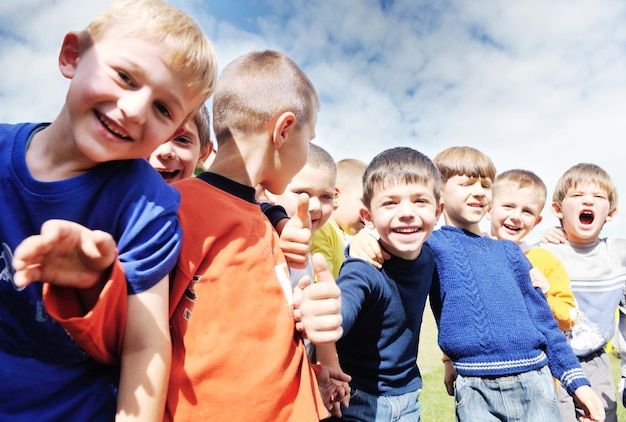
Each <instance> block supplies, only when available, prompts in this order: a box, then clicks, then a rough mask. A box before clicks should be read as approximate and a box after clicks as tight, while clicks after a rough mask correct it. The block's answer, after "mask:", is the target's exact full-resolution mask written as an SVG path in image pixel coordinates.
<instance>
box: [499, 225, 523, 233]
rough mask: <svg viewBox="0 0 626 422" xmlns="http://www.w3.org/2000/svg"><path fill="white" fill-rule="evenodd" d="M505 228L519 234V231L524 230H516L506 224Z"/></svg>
mask: <svg viewBox="0 0 626 422" xmlns="http://www.w3.org/2000/svg"><path fill="white" fill-rule="evenodd" d="M503 226H504V228H505V229H507V230H510V231H513V232H518V231H520V230H522V229H521V227H520V228H515V227H511V226H507V225H506V224H504V225H503Z"/></svg>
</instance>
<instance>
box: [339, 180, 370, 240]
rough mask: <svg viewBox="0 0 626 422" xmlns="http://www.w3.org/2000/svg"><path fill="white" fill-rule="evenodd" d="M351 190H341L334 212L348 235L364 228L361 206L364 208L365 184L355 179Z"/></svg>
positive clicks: (352, 234)
mask: <svg viewBox="0 0 626 422" xmlns="http://www.w3.org/2000/svg"><path fill="white" fill-rule="evenodd" d="M351 188H352V189H350V190H344V191H339V192H338V196H337V200H336V202H337V209H335V211H334V212H333V220H335V222H336V223H337V225H338V226H339V227H340V228H341V230H343V231H344V232H345V233H346V234H347V235H348V236H354V235H355V234H357V233H358V232H359V231H360V230H361V229H362V228H363V220H362V219H361V208H363V202H362V200H361V198H363V184H362V182H361V180H360V179H359V180H355V182H354V186H352V187H351Z"/></svg>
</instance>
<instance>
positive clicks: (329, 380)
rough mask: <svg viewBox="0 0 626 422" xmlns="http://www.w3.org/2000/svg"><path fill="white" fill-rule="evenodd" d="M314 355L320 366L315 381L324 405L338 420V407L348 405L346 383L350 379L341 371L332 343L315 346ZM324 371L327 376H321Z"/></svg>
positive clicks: (348, 391)
mask: <svg viewBox="0 0 626 422" xmlns="http://www.w3.org/2000/svg"><path fill="white" fill-rule="evenodd" d="M315 354H316V355H317V360H318V362H319V364H320V365H321V368H320V371H321V373H320V374H319V375H318V376H317V381H318V384H319V387H320V393H321V394H322V398H323V399H324V404H325V405H326V407H327V409H328V410H329V411H330V413H331V414H332V415H333V416H335V417H337V418H340V417H341V408H340V407H339V405H340V404H342V405H343V406H344V407H348V405H349V403H350V385H349V384H348V382H349V381H350V379H351V377H350V376H349V375H347V374H345V373H344V372H343V370H342V369H341V365H340V364H339V357H338V356H337V348H336V347H335V344H334V343H328V344H323V345H318V346H315ZM324 370H326V371H327V373H328V375H324V374H323V371H324ZM316 373H317V372H316Z"/></svg>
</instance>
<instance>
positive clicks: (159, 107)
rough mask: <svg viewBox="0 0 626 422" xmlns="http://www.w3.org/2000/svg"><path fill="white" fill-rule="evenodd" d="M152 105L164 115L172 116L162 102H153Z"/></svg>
mask: <svg viewBox="0 0 626 422" xmlns="http://www.w3.org/2000/svg"><path fill="white" fill-rule="evenodd" d="M154 107H155V108H156V110H157V111H158V112H159V114H162V115H163V116H165V117H167V118H169V119H171V118H172V115H171V113H170V110H169V109H168V108H167V107H166V106H165V104H163V103H155V104H154Z"/></svg>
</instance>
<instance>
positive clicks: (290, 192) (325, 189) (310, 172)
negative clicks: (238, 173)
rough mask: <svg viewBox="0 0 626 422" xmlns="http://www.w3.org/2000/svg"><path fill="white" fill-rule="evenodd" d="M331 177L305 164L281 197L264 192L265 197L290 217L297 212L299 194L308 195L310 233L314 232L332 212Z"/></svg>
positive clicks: (333, 188)
mask: <svg viewBox="0 0 626 422" xmlns="http://www.w3.org/2000/svg"><path fill="white" fill-rule="evenodd" d="M333 176H334V174H333V173H331V172H329V171H328V169H326V168H313V167H311V166H309V165H308V164H307V165H305V166H304V167H303V168H302V170H300V171H299V172H298V173H297V174H296V175H295V176H294V177H293V179H292V180H291V183H289V185H287V188H286V189H285V192H283V193H282V194H281V195H272V194H271V193H269V192H266V195H267V197H268V199H269V200H270V201H271V202H273V203H275V204H278V205H281V206H282V207H284V208H285V211H287V214H288V215H289V216H290V217H291V216H292V215H294V214H295V213H296V212H297V211H298V196H299V195H300V194H301V193H306V194H308V195H309V215H310V216H311V231H312V232H315V231H316V230H317V229H319V228H320V227H322V225H323V224H324V223H326V221H328V218H329V217H330V215H331V213H332V211H333V199H334V196H333V195H334V191H335V178H334V177H333Z"/></svg>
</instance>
